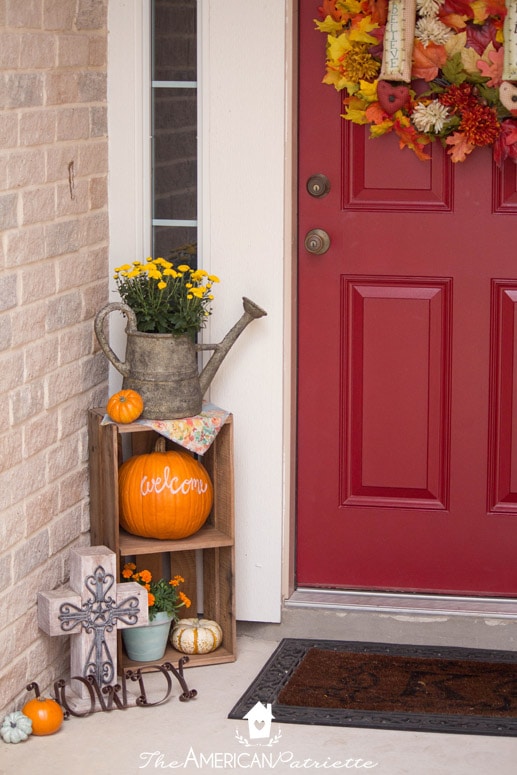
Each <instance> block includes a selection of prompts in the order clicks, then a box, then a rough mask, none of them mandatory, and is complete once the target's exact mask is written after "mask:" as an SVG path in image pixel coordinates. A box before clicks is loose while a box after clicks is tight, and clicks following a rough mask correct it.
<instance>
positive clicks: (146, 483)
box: [118, 438, 214, 540]
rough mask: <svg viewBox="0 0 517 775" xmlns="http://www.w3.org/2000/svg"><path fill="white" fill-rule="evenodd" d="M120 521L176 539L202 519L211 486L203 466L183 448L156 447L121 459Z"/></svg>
mask: <svg viewBox="0 0 517 775" xmlns="http://www.w3.org/2000/svg"><path fill="white" fill-rule="evenodd" d="M118 481H119V503H120V525H121V527H123V528H124V529H125V530H127V531H128V533H133V534H134V535H137V536H144V537H145V538H162V539H164V538H167V539H174V540H176V539H178V538H186V537H187V536H190V535H193V533H196V532H197V531H198V530H199V529H200V528H201V527H202V526H203V525H204V523H205V522H206V520H207V517H208V515H209V514H210V509H211V508H212V503H213V497H214V496H213V487H212V482H211V480H210V477H209V475H208V472H207V471H206V469H205V468H204V466H203V465H202V464H201V463H200V462H199V460H196V459H195V458H194V457H192V455H190V454H189V453H188V452H187V451H186V450H167V451H166V450H165V439H163V438H162V439H159V440H158V442H157V449H155V451H154V452H150V453H148V454H144V455H135V456H134V457H131V458H129V460H126V461H125V462H124V463H123V464H122V465H121V467H120V469H119V479H118Z"/></svg>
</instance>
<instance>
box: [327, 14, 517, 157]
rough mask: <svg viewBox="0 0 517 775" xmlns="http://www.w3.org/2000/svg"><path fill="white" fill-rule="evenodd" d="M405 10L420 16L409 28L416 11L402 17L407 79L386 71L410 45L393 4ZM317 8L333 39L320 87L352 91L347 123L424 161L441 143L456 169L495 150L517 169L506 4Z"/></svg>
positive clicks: (516, 111)
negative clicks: (478, 151) (392, 138)
mask: <svg viewBox="0 0 517 775" xmlns="http://www.w3.org/2000/svg"><path fill="white" fill-rule="evenodd" d="M407 2H409V9H410V8H411V3H413V9H414V10H413V19H412V20H411V19H410V26H409V28H408V24H407V22H408V16H409V17H411V10H410V11H409V14H406V16H405V17H404V19H405V25H406V31H407V30H408V29H409V32H407V34H406V40H405V43H406V47H407V62H408V68H407V70H406V75H405V76H404V75H401V74H400V73H399V72H390V70H389V68H388V69H386V58H387V56H386V52H387V50H388V48H389V49H390V51H391V53H392V54H393V53H394V47H395V45H399V44H400V42H401V40H402V43H404V30H403V29H401V28H400V25H399V30H400V31H401V36H402V37H401V38H400V39H399V40H398V43H397V44H395V43H393V18H391V19H390V6H392V4H394V3H398V4H399V5H398V7H400V4H401V3H402V4H403V5H404V9H405V10H407V8H408V6H407V5H405V4H406V3H407ZM395 9H396V6H395V5H393V9H392V10H391V13H394V10H395ZM318 10H319V13H320V19H319V20H317V19H315V20H314V21H315V23H316V25H317V29H318V30H320V32H322V33H324V34H326V35H327V45H326V74H325V77H324V78H323V83H326V84H329V85H331V86H333V87H334V88H335V89H337V90H338V91H342V90H344V91H345V92H346V95H347V96H346V98H345V99H344V105H345V112H344V114H343V118H345V119H346V120H347V121H352V122H353V123H355V124H367V125H369V127H370V136H371V137H373V138H376V137H380V136H381V135H384V134H386V133H388V132H395V134H396V135H397V136H398V139H399V144H400V147H401V148H406V147H407V148H410V149H411V150H412V151H414V152H415V153H416V155H417V156H418V157H419V158H420V159H428V158H430V157H429V155H428V154H427V153H426V150H425V147H426V145H428V144H429V143H431V142H433V141H436V140H439V141H441V142H442V144H443V145H444V146H445V147H446V148H447V152H448V154H449V155H450V157H451V159H452V161H453V162H461V161H464V160H465V159H466V158H467V156H468V155H469V154H470V153H472V151H473V150H474V149H475V148H478V147H482V146H492V147H493V155H494V160H495V161H496V163H497V164H498V165H501V164H502V163H503V162H504V160H505V159H507V158H510V159H513V160H514V161H517V86H515V85H514V84H513V83H512V79H515V80H517V71H515V72H514V69H513V65H512V62H511V61H510V62H509V61H508V59H509V51H510V48H509V44H508V51H507V52H506V57H507V58H506V60H505V47H504V39H505V35H509V34H510V32H509V29H508V22H507V26H506V27H505V18H506V17H507V9H506V7H505V5H504V0H473V2H468V1H467V0H443V2H441V0H416V4H415V0H390V3H389V4H388V0H323V5H322V6H320V7H319V8H318ZM390 25H391V27H390ZM512 27H515V28H516V29H517V25H515V21H514V20H512ZM387 30H388V31H389V34H387ZM516 42H517V41H515V40H512V43H513V46H512V49H513V48H514V47H515V45H516Z"/></svg>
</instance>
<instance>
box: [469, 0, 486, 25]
mask: <svg viewBox="0 0 517 775" xmlns="http://www.w3.org/2000/svg"><path fill="white" fill-rule="evenodd" d="M470 7H471V8H472V12H473V14H474V24H483V23H484V22H485V21H486V20H487V19H488V17H489V16H490V13H489V11H488V8H487V4H486V3H485V1H484V0H474V2H472V3H471V4H470Z"/></svg>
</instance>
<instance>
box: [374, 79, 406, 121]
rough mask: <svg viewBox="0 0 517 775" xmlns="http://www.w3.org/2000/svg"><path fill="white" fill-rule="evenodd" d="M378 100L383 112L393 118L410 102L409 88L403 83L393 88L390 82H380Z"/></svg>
mask: <svg viewBox="0 0 517 775" xmlns="http://www.w3.org/2000/svg"><path fill="white" fill-rule="evenodd" d="M377 99H378V100H379V105H380V106H381V108H382V109H383V111H384V112H385V113H387V114H388V115H389V116H392V115H393V114H394V113H396V112H397V110H400V108H403V107H404V105H405V104H406V103H407V101H408V100H409V88H408V87H407V86H406V85H405V84H403V83H400V84H397V86H393V85H392V84H391V83H390V82H389V81H379V83H378V84H377Z"/></svg>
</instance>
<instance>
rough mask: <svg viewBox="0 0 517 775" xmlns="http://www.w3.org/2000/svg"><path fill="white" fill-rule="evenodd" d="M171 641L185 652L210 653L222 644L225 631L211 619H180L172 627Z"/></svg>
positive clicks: (178, 649)
mask: <svg viewBox="0 0 517 775" xmlns="http://www.w3.org/2000/svg"><path fill="white" fill-rule="evenodd" d="M170 641H171V643H172V645H173V646H174V648H175V649H176V650H177V651H181V652H182V653H183V654H208V653H209V652H210V651H215V649H216V648H217V647H218V646H220V645H221V643H222V641H223V631H222V630H221V628H220V627H219V625H218V624H217V622H214V621H212V620H211V619H180V621H179V622H178V623H177V624H175V625H174V627H173V628H172V634H171V637H170Z"/></svg>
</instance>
